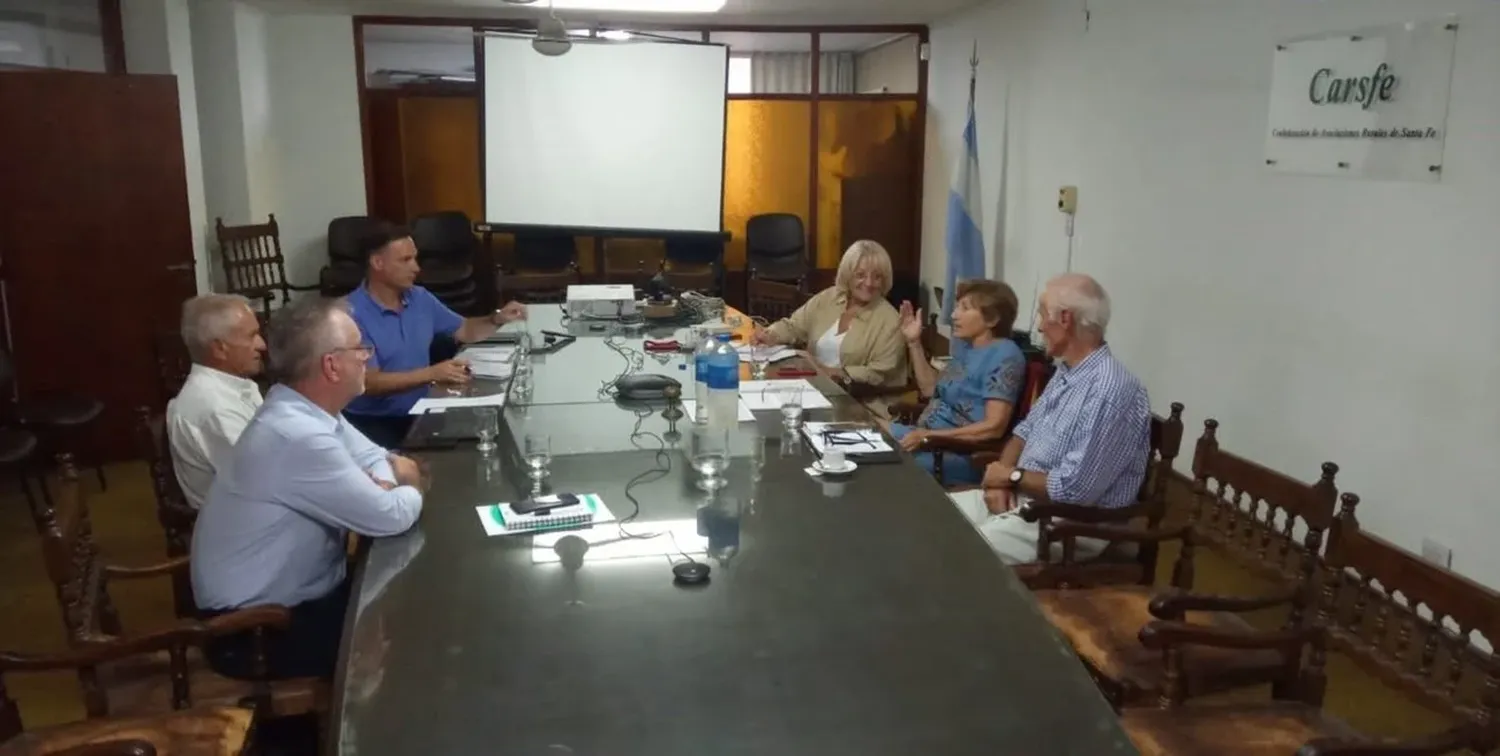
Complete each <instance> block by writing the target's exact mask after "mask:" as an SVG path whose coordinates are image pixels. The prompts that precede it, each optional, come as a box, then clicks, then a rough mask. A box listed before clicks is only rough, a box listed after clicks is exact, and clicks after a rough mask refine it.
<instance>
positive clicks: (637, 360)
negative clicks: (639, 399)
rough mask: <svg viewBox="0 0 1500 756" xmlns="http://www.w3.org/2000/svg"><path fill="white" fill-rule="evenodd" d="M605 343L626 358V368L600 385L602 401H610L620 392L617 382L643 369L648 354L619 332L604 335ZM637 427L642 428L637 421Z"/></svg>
mask: <svg viewBox="0 0 1500 756" xmlns="http://www.w3.org/2000/svg"><path fill="white" fill-rule="evenodd" d="M604 345H605V346H607V347H609V348H610V350H611V351H613V352H614V353H615V354H618V355H620V357H621V358H622V359H624V360H625V369H624V370H622V371H620V374H619V375H617V376H615V377H613V378H610V379H608V380H606V381H604V382H603V383H601V384H600V385H599V399H600V400H601V401H608V400H611V399H614V398H615V395H616V394H617V393H618V392H619V389H618V388H617V387H616V384H618V383H619V382H620V379H621V378H624V377H625V376H627V375H633V374H635V373H639V372H640V371H641V369H642V368H643V367H645V365H646V355H645V354H644V353H643V352H641V351H640V350H639V349H635V348H633V347H631V346H629V345H628V344H626V343H625V340H624V339H622V338H620V337H619V335H618V334H610V335H609V336H606V337H604ZM636 428H637V429H639V428H640V423H636Z"/></svg>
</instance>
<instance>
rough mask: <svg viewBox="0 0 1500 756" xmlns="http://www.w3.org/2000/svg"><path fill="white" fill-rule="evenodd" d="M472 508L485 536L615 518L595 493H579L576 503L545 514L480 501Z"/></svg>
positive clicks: (560, 527)
mask: <svg viewBox="0 0 1500 756" xmlns="http://www.w3.org/2000/svg"><path fill="white" fill-rule="evenodd" d="M475 510H476V511H478V513H479V522H480V524H482V525H483V526H484V533H485V535H491V536H497V535H514V534H516V533H534V532H537V531H540V530H558V529H562V528H576V527H581V526H585V525H593V524H596V523H601V522H612V521H613V520H614V519H615V516H614V514H612V513H611V512H610V511H609V507H606V506H604V501H603V500H602V499H600V498H599V495H598V494H579V495H578V503H577V504H574V505H572V506H568V507H558V508H557V509H553V510H552V511H550V512H548V513H547V514H545V515H535V514H521V513H519V512H517V511H516V510H515V509H513V508H512V507H511V505H510V504H481V505H479V506H478V507H475Z"/></svg>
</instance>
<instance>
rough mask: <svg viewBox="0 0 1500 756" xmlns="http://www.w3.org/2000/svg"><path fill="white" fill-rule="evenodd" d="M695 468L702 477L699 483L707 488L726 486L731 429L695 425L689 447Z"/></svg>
mask: <svg viewBox="0 0 1500 756" xmlns="http://www.w3.org/2000/svg"><path fill="white" fill-rule="evenodd" d="M689 454H690V455H691V460H692V465H693V470H695V471H697V473H698V475H699V476H701V479H700V480H699V482H698V485H699V486H701V487H703V488H707V489H710V490H712V489H716V488H722V487H723V486H724V483H725V481H724V477H723V476H724V471H726V470H728V469H729V429H728V428H724V427H722V426H713V425H697V426H693V437H692V444H691V447H690V448H689Z"/></svg>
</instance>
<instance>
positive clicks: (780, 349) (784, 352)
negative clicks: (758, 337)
mask: <svg viewBox="0 0 1500 756" xmlns="http://www.w3.org/2000/svg"><path fill="white" fill-rule="evenodd" d="M757 349H760V350H763V351H764V352H765V355H766V362H768V363H770V362H781V361H782V360H786V359H791V358H793V357H796V356H797V350H795V349H792V348H791V347H784V346H775V347H754V346H741V347H735V350H736V351H738V352H739V353H740V362H752V360H751V358H750V357H751V354H752V353H753V352H754V351H755V350H757Z"/></svg>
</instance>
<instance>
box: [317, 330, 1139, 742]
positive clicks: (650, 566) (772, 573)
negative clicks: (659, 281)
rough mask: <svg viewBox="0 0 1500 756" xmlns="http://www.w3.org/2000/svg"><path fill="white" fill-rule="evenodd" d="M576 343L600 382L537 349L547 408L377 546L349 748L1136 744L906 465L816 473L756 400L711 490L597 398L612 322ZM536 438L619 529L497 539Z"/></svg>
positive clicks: (351, 661)
mask: <svg viewBox="0 0 1500 756" xmlns="http://www.w3.org/2000/svg"><path fill="white" fill-rule="evenodd" d="M543 317H545V315H543ZM536 319H538V318H537V314H534V315H533V320H536ZM533 327H535V325H534V326H533ZM639 345H640V339H639V337H638V336H637V337H636V338H635V339H634V346H635V348H636V349H639ZM568 350H573V354H572V355H568V357H567V362H566V364H567V365H568V366H569V368H568V369H569V370H570V371H583V370H585V369H586V367H585V366H586V365H587V360H585V359H584V358H586V357H590V356H591V357H592V358H593V359H594V360H596V361H597V363H598V365H597V366H596V368H595V369H594V370H593V371H592V372H591V373H589V374H588V377H589V381H588V382H585V381H584V379H583V378H582V377H578V375H570V376H560V375H554V370H555V368H556V367H557V366H558V365H559V364H562V363H563V360H559V359H555V358H557V357H559V356H561V355H562V354H563V353H559V354H558V355H550V356H549V358H548V359H547V360H546V361H545V362H542V363H539V364H538V365H537V367H536V379H537V386H538V394H540V392H541V387H543V386H551V387H553V388H555V389H556V390H557V393H556V394H555V395H554V397H553V401H552V402H550V403H537V402H533V403H531V404H530V405H528V406H524V407H522V406H511V407H509V408H507V409H506V412H505V416H506V423H505V424H506V425H507V426H508V430H502V434H501V440H500V447H501V448H500V450H499V451H498V452H497V453H495V454H494V455H491V456H488V457H485V456H481V455H480V454H478V453H477V452H475V451H474V450H473V448H472V445H469V444H466V445H464V446H461V447H459V448H458V449H455V450H450V451H441V452H433V453H428V454H426V455H424V456H425V459H426V460H427V461H428V462H429V463H430V465H431V469H432V472H433V476H434V485H433V487H432V490H431V492H430V493H429V494H428V497H427V504H426V508H425V511H424V512H423V516H422V520H421V522H420V523H419V524H418V526H417V527H416V528H415V529H414V530H413V531H411V532H409V533H407V534H406V535H403V536H400V537H397V538H388V539H381V540H379V541H377V542H375V543H374V544H372V546H371V547H370V548H369V549H368V551H367V552H366V554H365V561H364V563H363V564H362V565H361V567H360V569H359V570H358V572H357V574H356V578H355V579H356V585H355V593H354V595H355V596H356V597H357V602H356V605H355V606H353V607H352V611H353V613H354V614H353V616H352V617H351V621H350V622H349V626H348V628H347V631H346V632H347V635H346V638H345V642H344V654H345V658H344V660H343V662H342V663H341V665H340V670H339V675H338V698H337V701H336V707H335V708H336V712H337V714H336V715H337V718H338V719H337V721H338V723H339V727H338V728H337V731H336V734H335V737H336V738H337V741H338V743H337V746H338V751H337V752H338V753H341V754H343V753H350V754H352V753H358V754H369V755H371V756H382V755H384V754H415V753H422V754H478V753H506V754H511V753H513V754H643V755H644V754H651V755H652V756H662V755H667V754H747V755H750V754H754V755H756V756H760V755H763V754H776V755H778V756H779V755H783V754H785V755H791V754H819V755H827V754H861V755H866V754H968V753H974V754H1003V753H1016V754H1080V755H1084V754H1086V755H1088V756H1099V755H1102V754H1134V753H1135V751H1134V749H1133V748H1132V747H1131V745H1130V743H1129V741H1128V739H1127V738H1126V737H1125V736H1124V734H1123V732H1122V731H1121V730H1120V728H1119V725H1118V723H1117V720H1116V718H1115V716H1114V715H1113V713H1112V712H1111V711H1110V709H1109V707H1108V706H1107V705H1106V703H1105V702H1104V700H1103V699H1102V697H1101V696H1100V695H1099V693H1098V692H1097V690H1096V689H1095V687H1094V685H1093V684H1092V682H1091V681H1090V680H1089V678H1088V676H1087V674H1086V673H1085V672H1084V669H1083V667H1082V665H1081V664H1080V663H1079V661H1078V659H1077V658H1076V657H1075V656H1074V654H1073V653H1072V651H1071V650H1070V649H1069V648H1068V647H1067V645H1066V644H1065V643H1063V642H1062V640H1061V639H1060V638H1059V637H1058V636H1057V635H1056V633H1055V632H1054V631H1053V630H1052V628H1051V627H1050V626H1049V625H1048V623H1047V622H1046V620H1045V619H1044V618H1043V617H1042V616H1041V614H1040V612H1039V611H1038V609H1037V607H1036V604H1035V601H1034V600H1033V598H1032V597H1031V595H1030V593H1029V592H1028V591H1027V590H1026V589H1025V588H1024V586H1022V585H1021V584H1020V583H1019V581H1018V580H1016V578H1015V577H1014V575H1012V573H1011V571H1010V570H1009V569H1008V568H1006V567H1005V566H1004V565H1002V564H1001V563H1000V561H999V560H998V558H997V557H996V556H995V555H994V554H993V553H992V552H991V551H990V549H989V547H988V546H987V545H986V544H985V543H984V541H983V539H982V538H981V537H980V536H979V535H978V533H977V532H975V530H974V529H973V527H972V526H971V525H970V524H969V522H968V521H967V520H966V519H964V517H963V516H962V515H960V514H959V512H958V511H957V510H956V509H955V508H954V507H953V506H952V505H951V504H950V502H949V500H948V499H947V497H946V496H945V495H944V493H943V491H942V490H941V489H940V488H939V487H938V485H937V484H936V483H935V482H934V481H933V480H932V479H931V478H930V477H928V476H927V475H925V474H924V473H923V472H922V471H921V470H920V469H918V468H917V467H915V466H914V465H913V464H911V463H910V461H902V462H900V463H898V464H880V465H873V464H872V465H866V466H863V467H861V468H860V470H858V471H857V472H856V473H855V474H854V475H852V476H850V477H849V478H847V479H846V480H843V481H831V480H818V479H814V478H811V477H809V476H808V475H807V474H806V473H805V472H804V468H805V467H806V466H807V465H808V464H809V463H810V461H811V460H812V455H811V451H810V449H808V448H807V444H806V442H805V441H803V440H802V439H800V438H799V437H798V436H796V435H795V434H793V435H784V434H783V433H782V432H781V429H780V425H779V420H778V419H777V418H776V417H775V416H774V415H775V413H764V414H766V415H770V416H769V417H765V416H763V417H759V418H758V419H757V422H756V423H745V424H741V425H740V426H739V427H738V428H736V429H735V430H734V431H733V435H732V439H731V449H732V453H733V459H732V461H731V464H730V468H729V470H728V472H727V474H726V477H727V480H728V485H727V486H725V487H724V488H722V489H720V490H718V491H716V492H709V491H705V490H703V489H702V487H700V486H699V485H698V478H697V474H696V473H695V472H693V471H692V470H691V469H690V468H689V466H688V465H687V458H686V456H685V453H684V449H685V448H686V447H687V445H688V443H689V436H690V434H691V424H690V422H689V421H688V420H686V419H684V420H680V421H668V420H667V419H665V418H664V417H663V416H662V413H661V412H659V411H656V410H652V409H640V410H632V409H630V408H625V407H621V406H618V405H616V404H615V403H614V402H612V401H603V400H600V399H599V398H598V397H597V396H592V397H591V396H587V395H586V393H587V391H588V390H592V391H594V392H595V393H597V388H598V381H601V380H604V378H607V377H608V376H606V375H604V374H605V373H609V374H610V375H614V374H616V373H617V372H618V371H617V370H616V368H614V367H613V366H614V365H615V364H620V365H623V364H624V363H623V362H622V361H621V358H620V357H619V355H618V354H617V353H616V352H614V351H613V350H611V349H609V348H608V347H606V346H605V345H604V344H603V339H602V338H600V337H585V338H581V339H580V340H579V341H578V342H577V343H575V344H573V345H571V346H569V347H566V349H565V350H564V352H566V351H568ZM647 360H648V362H651V363H652V364H655V363H654V361H652V360H651V358H650V357H647ZM581 374H582V373H581V372H580V373H579V375H581ZM600 376H603V377H600ZM817 384H818V385H819V387H820V388H822V389H824V390H825V392H827V393H829V394H831V395H832V396H831V399H832V400H833V403H834V405H835V409H834V410H832V411H829V410H823V411H820V412H818V413H812V419H818V418H819V417H820V416H821V417H831V416H839V417H853V416H858V413H859V412H861V410H859V409H858V407H857V405H854V404H853V403H852V401H851V400H850V399H849V398H848V397H847V396H845V395H842V394H841V393H840V392H838V390H837V388H836V387H834V386H833V385H832V384H831V383H826V382H822V381H821V379H820V380H819V381H817ZM564 386H566V387H568V388H566V389H564V388H563V387H564ZM567 391H572V392H575V396H577V397H578V398H577V400H576V401H572V402H565V401H562V400H561V398H562V395H563V394H564V393H566V392H567ZM674 431H675V432H674ZM527 432H533V433H535V432H546V433H549V434H550V435H551V438H552V452H553V457H554V458H553V462H552V465H551V477H550V481H549V482H550V484H551V486H552V487H553V488H554V489H555V490H564V491H571V492H576V493H597V494H599V495H600V496H601V498H602V499H603V500H604V502H605V504H606V505H607V506H608V507H609V508H610V509H611V510H612V511H613V512H614V513H615V514H616V515H617V516H618V517H621V518H627V517H628V518H629V521H628V523H627V524H624V525H619V524H604V525H597V526H594V527H592V528H589V529H584V530H573V531H566V532H555V533H551V534H545V535H537V536H511V537H499V538H487V537H485V535H484V533H483V531H482V529H481V527H480V523H479V519H478V515H477V514H476V512H475V507H476V506H477V505H479V504H481V503H494V502H498V501H515V500H516V499H517V498H518V497H519V496H520V495H522V493H523V492H524V491H525V490H526V489H527V488H528V486H529V482H528V480H527V478H526V475H525V470H524V467H523V465H522V460H521V455H520V453H519V451H518V450H517V447H518V445H519V443H520V442H519V439H520V438H522V437H523V436H524V434H525V433H527ZM653 536H654V537H653ZM684 555H690V556H691V557H692V558H694V559H696V560H700V561H707V562H708V563H709V564H711V565H712V569H713V572H712V575H711V577H710V580H709V581H708V582H707V583H706V584H704V585H700V586H691V587H688V586H682V585H678V584H675V583H674V582H673V579H672V573H671V569H670V567H671V564H672V562H674V561H680V560H683V559H684V558H685V557H684Z"/></svg>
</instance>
